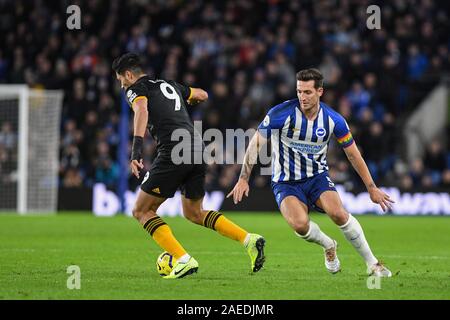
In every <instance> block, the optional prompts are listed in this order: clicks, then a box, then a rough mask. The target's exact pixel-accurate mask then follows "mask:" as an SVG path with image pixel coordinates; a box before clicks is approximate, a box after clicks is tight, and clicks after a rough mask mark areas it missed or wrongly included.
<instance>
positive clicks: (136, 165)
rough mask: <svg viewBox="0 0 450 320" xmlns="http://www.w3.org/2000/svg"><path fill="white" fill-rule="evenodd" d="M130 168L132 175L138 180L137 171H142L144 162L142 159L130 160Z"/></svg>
mask: <svg viewBox="0 0 450 320" xmlns="http://www.w3.org/2000/svg"><path fill="white" fill-rule="evenodd" d="M130 168H131V172H132V173H133V175H134V176H135V177H136V178H138V179H139V171H141V170H142V169H144V161H143V160H142V159H141V160H140V161H137V160H131V163H130Z"/></svg>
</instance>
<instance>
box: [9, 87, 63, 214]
mask: <svg viewBox="0 0 450 320" xmlns="http://www.w3.org/2000/svg"><path fill="white" fill-rule="evenodd" d="M62 99H63V92H62V91H54V90H38V89H29V88H28V87H27V86H25V85H0V211H9V212H11V211H12V212H19V213H32V212H36V213H48V212H56V209H57V200H58V165H59V159H58V158H59V154H58V149H59V130H60V118H61V108H62Z"/></svg>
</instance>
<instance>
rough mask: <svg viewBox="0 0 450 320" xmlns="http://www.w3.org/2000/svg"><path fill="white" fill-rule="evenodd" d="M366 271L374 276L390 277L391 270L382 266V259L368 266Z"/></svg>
mask: <svg viewBox="0 0 450 320" xmlns="http://www.w3.org/2000/svg"><path fill="white" fill-rule="evenodd" d="M367 273H368V274H369V276H375V277H385V278H390V277H392V272H391V271H390V270H389V269H388V268H386V266H384V264H383V262H382V261H378V262H377V263H375V264H374V265H372V266H368V268H367Z"/></svg>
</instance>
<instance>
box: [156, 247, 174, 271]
mask: <svg viewBox="0 0 450 320" xmlns="http://www.w3.org/2000/svg"><path fill="white" fill-rule="evenodd" d="M176 262H177V259H175V257H174V256H172V255H171V254H170V253H168V252H167V251H164V252H163V253H161V254H160V255H159V257H158V259H157V260H156V271H158V273H159V275H160V276H168V275H169V274H170V272H171V271H172V269H173V266H174V265H175V263H176Z"/></svg>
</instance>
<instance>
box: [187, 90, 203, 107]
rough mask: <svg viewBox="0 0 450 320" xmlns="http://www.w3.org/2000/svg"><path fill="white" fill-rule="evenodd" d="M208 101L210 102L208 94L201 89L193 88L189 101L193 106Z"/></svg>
mask: <svg viewBox="0 0 450 320" xmlns="http://www.w3.org/2000/svg"><path fill="white" fill-rule="evenodd" d="M206 100H208V92H206V91H205V90H203V89H200V88H191V94H190V96H189V98H188V100H187V101H188V103H189V104H190V105H191V106H193V105H196V104H198V103H200V102H203V101H206Z"/></svg>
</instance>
